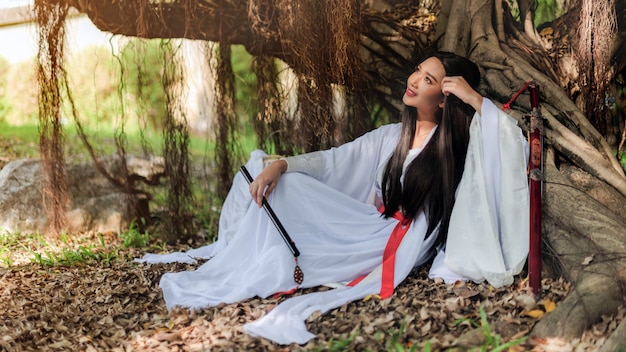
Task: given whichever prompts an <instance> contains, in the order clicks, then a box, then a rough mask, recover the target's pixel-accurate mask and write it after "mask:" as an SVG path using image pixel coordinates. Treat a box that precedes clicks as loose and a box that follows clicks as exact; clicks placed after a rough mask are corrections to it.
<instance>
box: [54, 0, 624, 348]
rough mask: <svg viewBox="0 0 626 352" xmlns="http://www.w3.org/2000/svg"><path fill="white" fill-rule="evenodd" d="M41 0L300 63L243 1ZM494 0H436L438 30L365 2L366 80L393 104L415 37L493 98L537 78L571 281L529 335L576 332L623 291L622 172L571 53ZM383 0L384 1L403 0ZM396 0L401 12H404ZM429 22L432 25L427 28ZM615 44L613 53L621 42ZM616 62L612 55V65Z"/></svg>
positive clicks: (412, 57)
mask: <svg viewBox="0 0 626 352" xmlns="http://www.w3.org/2000/svg"><path fill="white" fill-rule="evenodd" d="M47 1H48V2H51V3H61V2H63V3H70V4H71V5H72V6H74V7H76V8H77V9H78V11H80V12H83V13H86V14H87V15H88V16H89V17H90V18H91V20H92V21H93V22H94V23H95V24H96V26H98V27H99V28H100V29H101V30H104V31H109V32H112V33H115V34H123V35H130V36H141V37H146V38H183V37H184V38H190V39H203V40H210V41H221V43H222V44H243V45H244V46H245V47H246V48H247V50H248V51H249V52H250V53H252V54H253V55H260V54H263V55H267V56H274V57H277V58H280V59H282V60H284V61H285V62H286V63H288V64H290V65H291V66H292V68H293V69H294V70H295V71H296V72H298V71H299V70H306V68H305V67H299V66H298V62H299V61H298V60H296V59H295V54H294V53H292V52H289V51H286V50H284V46H283V45H281V43H280V42H279V41H278V40H273V39H272V37H263V38H260V37H259V36H258V35H256V34H255V31H254V30H253V28H252V24H251V22H250V21H249V20H248V10H249V9H248V5H247V3H246V2H242V1H235V0H222V1H220V2H214V1H212V0H201V1H197V2H195V5H193V6H194V8H193V12H191V11H189V8H186V7H185V6H186V5H185V4H186V3H187V2H167V3H166V2H150V1H148V0H140V1H135V0H132V1H131V0H126V1H119V0H117V1H116V0H47ZM496 1H497V0H496ZM496 1H494V0H469V1H466V0H442V1H441V13H440V14H439V16H438V18H439V22H438V28H437V30H436V31H435V32H433V31H430V32H427V31H425V30H422V29H420V28H417V27H415V26H412V25H411V24H410V23H412V22H411V21H410V20H411V19H412V16H416V15H415V14H416V13H417V12H416V11H411V9H410V6H406V5H405V7H404V8H402V7H396V8H395V9H394V11H391V12H376V11H374V10H372V9H369V10H364V12H363V13H362V18H361V24H362V26H361V37H360V38H361V61H362V63H363V67H364V68H363V75H365V80H364V81H366V82H368V85H369V86H368V89H369V91H370V92H371V94H372V95H373V96H374V97H375V99H377V101H378V102H380V104H381V106H383V107H385V108H387V109H389V110H393V109H397V108H398V107H399V106H400V102H399V101H398V100H397V97H400V96H402V95H401V92H402V87H403V85H404V83H403V82H404V80H405V79H406V74H407V72H410V71H411V70H412V66H413V65H415V63H416V62H417V61H418V59H419V57H420V55H421V54H422V53H423V51H424V48H425V47H426V46H427V45H429V44H431V43H432V42H433V41H434V40H435V39H436V40H437V41H436V42H437V43H438V46H439V49H441V50H447V51H452V52H456V53H458V54H461V55H465V56H468V57H469V58H470V59H472V60H473V61H474V62H476V63H477V64H478V65H479V67H480V68H481V71H482V72H483V73H484V74H483V77H484V83H485V84H484V85H483V86H482V92H481V93H483V94H484V95H486V96H488V97H490V98H492V100H494V101H495V102H496V103H498V102H500V103H504V102H507V101H508V100H509V98H510V97H511V96H512V95H513V94H514V93H515V92H516V91H517V90H518V89H519V88H520V87H522V86H523V85H524V83H525V82H527V81H530V80H535V81H536V82H537V83H538V84H539V86H540V94H541V111H542V113H543V115H544V117H545V120H546V121H545V122H546V123H545V130H544V136H545V144H546V150H549V152H547V153H546V158H544V159H545V160H546V165H545V170H544V182H545V186H544V193H545V194H544V204H543V208H544V209H543V211H544V213H543V218H544V225H543V238H544V246H545V248H544V257H545V259H546V262H547V263H549V264H551V265H552V268H553V270H552V274H553V275H563V276H565V277H566V278H567V279H569V280H572V281H573V282H575V285H574V286H575V290H574V291H573V292H572V293H571V294H570V295H569V296H568V298H567V299H566V300H565V301H564V302H562V303H561V304H560V305H559V306H558V307H557V308H556V310H554V311H553V312H551V313H549V314H547V315H546V316H545V317H544V318H543V319H542V320H541V321H540V322H539V323H538V324H537V325H536V327H535V328H534V330H533V332H532V336H533V338H534V340H535V341H536V342H537V343H540V341H541V340H542V339H544V338H547V337H564V338H574V337H578V336H580V335H581V333H582V332H583V331H584V330H585V329H587V328H588V327H589V326H590V324H593V323H594V322H596V321H597V320H598V319H600V317H601V315H603V314H612V313H614V312H616V310H617V307H618V306H619V305H620V304H623V301H624V285H625V283H626V259H624V258H622V256H623V253H625V252H626V248H625V247H626V178H625V176H624V170H623V169H622V167H621V165H620V164H619V162H618V160H616V158H615V157H614V152H613V150H612V148H611V146H609V145H608V144H607V142H606V141H605V139H604V138H603V136H602V135H600V133H598V131H597V130H596V129H595V128H594V127H593V126H592V125H591V124H590V123H589V121H588V120H587V119H586V118H585V115H584V114H583V113H582V112H581V111H580V109H579V108H578V107H577V106H576V104H575V103H574V102H573V100H572V98H571V97H570V96H568V93H569V92H567V93H566V92H565V91H564V89H563V87H568V85H569V84H571V82H575V81H576V78H575V77H572V76H567V74H568V73H569V72H570V71H568V70H566V69H564V68H563V67H564V65H565V63H566V62H572V61H571V57H570V56H568V55H569V54H568V51H567V50H565V51H564V54H563V53H561V54H563V55H551V53H548V52H547V51H546V50H545V49H544V48H543V47H542V46H541V45H540V44H539V43H538V40H537V38H536V31H534V29H533V28H529V26H528V23H529V22H528V17H527V16H526V15H527V14H528V12H526V10H527V9H526V7H525V8H524V11H525V12H524V23H525V24H526V25H523V26H522V25H518V24H514V23H512V22H511V21H512V19H511V18H510V16H509V15H507V11H506V9H502V8H501V7H500V6H501V5H502V4H501V3H498V4H497V5H498V6H497V7H496ZM266 3H268V4H269V3H271V1H269V0H268V1H267V2H266ZM386 3H388V5H389V6H390V7H391V6H392V5H394V4H395V3H399V4H401V3H404V2H400V1H395V2H394V1H386ZM523 3H525V4H528V3H529V2H528V1H525V2H523ZM624 3H625V2H621V1H617V4H616V11H617V14H618V24H619V25H620V26H622V27H623V25H624V23H625V20H624V19H625V18H626V5H625V4H624ZM407 8H408V9H409V10H407ZM402 9H404V10H407V11H405V12H404V13H401V10H402ZM266 16H267V18H265V20H266V21H268V23H269V24H268V28H274V27H276V26H278V25H279V23H276V22H277V19H276V18H275V17H272V16H271V12H270V11H268V12H267V14H266ZM138 19H142V20H143V21H141V22H139V21H138ZM494 19H495V20H494ZM494 22H495V23H496V24H495V25H494ZM575 28H576V24H575V23H574V24H573V23H567V24H566V25H564V26H563V28H561V29H567V31H568V33H569V35H570V38H573V36H574V34H575V32H574V31H575ZM311 30H314V29H311ZM224 33H228V35H224ZM429 33H434V34H435V38H433V37H431V36H429ZM528 34H530V36H529V35H528ZM624 38H625V36H624V35H620V36H618V37H617V38H616V44H615V47H616V48H620V47H622V48H623V47H624V45H623V41H624ZM615 52H616V55H622V54H620V53H621V52H623V50H620V49H616V50H615ZM624 56H626V55H624ZM567 60H570V61H567ZM332 64H333V63H331V62H329V63H328V65H332ZM623 64H624V63H623V62H620V63H618V65H619V66H620V67H622V66H623ZM557 80H561V81H557ZM566 80H569V81H567V82H565V81H566ZM513 108H514V110H513V111H512V112H511V115H512V116H513V117H515V118H516V119H517V120H518V121H519V123H520V125H521V126H522V127H523V128H527V123H526V122H525V120H524V114H525V113H526V112H529V111H530V103H529V99H528V97H527V95H521V96H520V97H519V99H518V101H517V102H516V103H515V104H514V105H513ZM546 267H547V266H546ZM625 329H626V327H625V323H622V324H621V325H620V327H619V328H618V329H617V331H616V332H615V333H614V336H612V337H611V338H610V339H609V341H611V343H614V344H618V343H623V341H624V340H623V339H624V338H623V336H624V333H623V331H624V330H625ZM620 332H622V335H619V333H620ZM620 336H622V337H620Z"/></svg>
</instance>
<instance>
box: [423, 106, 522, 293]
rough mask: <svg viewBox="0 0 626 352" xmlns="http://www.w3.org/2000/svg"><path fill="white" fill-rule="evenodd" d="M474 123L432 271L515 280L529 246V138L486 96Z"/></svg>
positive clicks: (496, 282) (449, 278) (499, 282)
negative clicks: (445, 232)
mask: <svg viewBox="0 0 626 352" xmlns="http://www.w3.org/2000/svg"><path fill="white" fill-rule="evenodd" d="M481 111H482V115H476V116H475V117H474V119H473V121H472V124H471V126H470V142H469V146H468V151H467V157H466V160H465V169H464V172H463V177H462V179H461V182H460V183H459V186H458V188H457V196H456V201H455V205H454V208H453V210H452V216H451V218H450V227H449V230H448V239H447V241H446V246H445V252H444V251H443V250H442V251H440V252H439V253H438V255H437V257H436V258H435V260H434V262H433V266H432V267H431V271H430V273H429V276H430V277H431V278H435V277H441V278H443V279H444V280H445V281H446V282H454V281H456V280H473V281H476V282H480V281H483V280H487V281H488V282H489V283H490V284H491V285H493V286H494V287H501V286H505V285H509V284H511V283H512V282H513V276H514V275H516V274H518V273H519V272H520V271H521V270H522V268H523V266H524V263H525V261H526V256H527V255H528V247H529V243H528V241H529V239H528V236H529V211H530V210H529V194H528V181H527V176H526V163H527V160H528V144H527V142H526V139H525V138H524V136H523V134H522V132H521V129H520V128H519V127H518V126H517V122H516V121H515V120H514V119H513V118H511V117H510V116H508V115H507V114H505V113H504V112H503V111H501V110H499V109H498V108H497V107H496V106H495V105H494V104H493V102H491V101H490V100H488V99H483V105H482V109H481Z"/></svg>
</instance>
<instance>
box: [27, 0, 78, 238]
mask: <svg viewBox="0 0 626 352" xmlns="http://www.w3.org/2000/svg"><path fill="white" fill-rule="evenodd" d="M68 10H69V6H67V5H58V4H50V3H48V2H45V1H40V0H38V1H35V6H34V12H35V17H36V20H37V25H38V26H37V32H38V52H37V82H38V83H39V96H38V102H39V153H40V155H41V158H42V179H41V193H42V196H43V205H44V208H45V209H46V212H47V214H48V221H49V226H50V230H52V231H53V232H54V233H59V232H60V231H62V230H63V229H64V227H65V225H66V223H67V219H66V211H67V210H68V207H69V205H70V197H69V194H68V191H67V175H66V170H65V157H64V150H63V147H64V135H63V126H62V124H61V120H62V117H63V114H62V103H63V102H62V94H61V92H62V87H63V86H64V85H65V84H67V82H66V75H65V71H64V59H65V55H64V43H65V18H66V17H67V14H68Z"/></svg>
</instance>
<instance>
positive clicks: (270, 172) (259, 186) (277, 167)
mask: <svg viewBox="0 0 626 352" xmlns="http://www.w3.org/2000/svg"><path fill="white" fill-rule="evenodd" d="M285 171H287V162H286V161H285V160H282V159H279V160H276V161H274V162H272V163H271V164H269V165H268V166H267V167H266V168H265V169H264V170H263V171H261V173H260V174H259V175H258V176H257V177H256V178H255V179H254V181H252V183H250V195H252V199H253V200H254V202H255V203H256V204H258V205H259V207H261V206H262V205H263V196H265V197H269V195H270V193H272V191H273V190H274V188H276V185H277V184H278V180H279V179H280V176H281V175H282V174H283V173H284V172H285Z"/></svg>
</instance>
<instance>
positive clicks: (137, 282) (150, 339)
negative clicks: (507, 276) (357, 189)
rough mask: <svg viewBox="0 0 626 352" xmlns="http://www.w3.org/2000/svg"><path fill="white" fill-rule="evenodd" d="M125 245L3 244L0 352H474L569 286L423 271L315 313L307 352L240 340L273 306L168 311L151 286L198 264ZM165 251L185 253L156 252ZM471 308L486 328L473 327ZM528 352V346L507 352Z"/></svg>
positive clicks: (25, 239) (528, 320) (105, 239)
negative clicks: (467, 351)
mask: <svg viewBox="0 0 626 352" xmlns="http://www.w3.org/2000/svg"><path fill="white" fill-rule="evenodd" d="M123 240H124V239H120V238H118V237H117V236H116V235H108V236H101V235H100V236H90V237H89V236H87V238H81V239H74V238H71V239H70V238H63V239H60V240H59V239H57V240H55V241H51V240H47V239H44V238H42V237H41V236H26V235H19V234H14V235H6V236H4V237H2V241H1V242H0V244H2V248H5V249H9V250H10V253H9V252H7V251H5V252H4V254H2V256H1V258H2V259H3V260H2V261H3V264H1V265H0V316H2V320H0V349H1V350H6V351H41V350H66V351H208V350H211V351H231V350H254V351H275V350H285V351H293V350H355V351H366V350H371V351H381V350H382V351H385V350H387V351H400V350H401V349H400V348H399V346H402V347H404V348H408V347H410V346H413V345H417V346H418V347H419V348H418V349H417V350H422V349H423V348H424V347H425V346H426V344H429V345H430V348H431V350H433V351H438V350H444V349H448V348H453V347H463V346H465V347H476V346H482V345H483V344H485V336H484V332H485V331H487V329H490V330H493V332H494V336H495V334H498V335H499V336H500V337H501V340H500V341H501V342H500V344H502V343H504V342H508V341H512V340H516V339H519V338H523V337H525V336H526V335H527V334H528V332H529V331H530V329H531V328H532V326H533V325H534V324H535V323H536V322H537V320H538V319H540V318H541V315H542V314H543V313H544V312H545V311H546V310H547V311H550V310H551V309H553V308H554V305H555V304H556V305H558V304H559V302H560V301H561V300H562V299H563V298H564V297H565V296H566V295H567V294H568V292H569V290H570V285H569V284H568V283H567V282H563V281H561V280H545V281H544V285H543V295H542V297H541V299H540V300H539V301H538V302H535V300H534V299H532V297H531V296H529V295H528V292H527V288H526V282H525V281H524V280H522V279H521V278H518V279H517V280H516V282H515V284H514V285H512V286H511V287H508V288H505V289H498V290H496V289H493V288H492V287H490V286H488V285H486V284H480V285H477V284H473V283H470V284H458V285H456V286H450V285H445V284H443V283H439V282H433V281H432V280H428V279H427V277H426V271H425V270H420V271H416V272H415V273H414V274H413V275H411V276H410V277H409V278H408V279H407V280H406V281H405V282H404V283H403V284H402V286H401V287H400V288H399V289H398V290H397V291H396V293H395V294H394V296H393V297H391V298H390V299H387V300H379V299H377V298H371V299H368V300H362V301H358V302H352V303H349V304H346V305H344V306H342V307H340V308H338V309H335V310H332V311H330V312H328V313H326V314H322V315H320V314H314V315H313V316H312V317H310V318H309V319H308V323H307V324H308V327H309V329H310V330H311V331H312V332H313V333H314V334H316V335H317V338H316V339H314V340H313V341H311V342H310V343H308V344H307V345H304V346H298V345H292V346H278V345H275V344H273V343H271V342H269V341H267V340H263V339H258V338H253V337H251V336H249V335H247V334H245V333H244V332H243V329H242V325H243V324H244V323H246V322H249V321H253V320H255V319H257V318H258V317H260V316H261V315H263V314H264V313H265V312H267V311H269V310H270V309H272V307H274V306H275V305H276V304H277V303H279V302H280V300H282V299H280V300H274V299H260V298H255V299H251V300H248V301H245V302H241V303H238V304H231V305H221V306H218V307H214V308H207V309H204V310H200V311H189V310H186V309H175V310H173V311H171V312H168V311H167V310H166V309H165V306H164V303H163V299H162V295H161V291H160V290H159V288H158V281H159V278H160V277H161V275H162V274H163V273H165V272H172V271H180V270H193V269H194V268H195V267H197V265H186V264H158V265H145V264H136V263H133V262H132V258H134V257H137V256H140V255H141V253H142V251H143V250H138V249H129V248H125V247H124V246H123ZM174 249H186V248H162V250H166V251H168V250H174ZM198 265H199V264H198ZM321 289H323V288H321ZM306 292H308V291H306ZM302 293H304V292H299V293H298V294H302ZM480 307H482V309H483V311H484V317H486V322H488V325H485V324H484V322H485V320H484V319H483V320H482V322H481V317H480ZM623 315H624V314H623V312H622V314H620V316H618V317H606V319H605V321H603V322H601V323H599V324H597V325H595V326H594V328H593V329H591V330H590V331H588V332H587V333H586V334H585V336H584V337H583V339H581V340H577V341H564V342H559V341H553V342H550V343H548V344H547V345H545V346H548V347H544V349H545V348H553V349H552V350H554V351H569V350H574V349H576V350H582V351H593V350H596V349H597V348H598V347H599V346H600V345H601V344H602V341H603V340H604V338H605V336H608V334H609V333H610V332H611V331H612V330H613V329H614V328H615V326H616V325H617V323H619V321H620V320H621V319H622V318H623ZM481 325H482V326H481ZM494 341H495V340H494ZM492 346H495V345H494V344H492ZM550 346H551V347H550ZM531 348H532V346H531V345H530V344H529V343H528V342H526V343H523V344H521V345H518V346H516V347H515V349H514V350H528V349H531Z"/></svg>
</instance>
